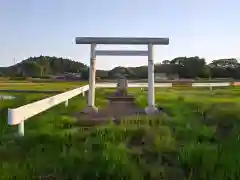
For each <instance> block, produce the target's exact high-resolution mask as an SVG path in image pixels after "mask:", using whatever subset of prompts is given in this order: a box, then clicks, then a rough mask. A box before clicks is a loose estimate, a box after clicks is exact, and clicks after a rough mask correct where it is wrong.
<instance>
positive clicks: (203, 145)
mask: <svg viewBox="0 0 240 180" xmlns="http://www.w3.org/2000/svg"><path fill="white" fill-rule="evenodd" d="M130 91H131V92H132V93H135V94H137V98H136V103H137V104H138V105H139V106H141V107H145V106H147V99H146V94H147V92H141V91H139V90H134V89H131V90H130ZM112 92H113V90H111V89H106V90H102V89H101V91H100V90H99V91H97V97H98V98H97V99H96V103H97V105H98V106H104V105H105V104H106V103H107V101H106V100H104V97H105V96H107V95H109V94H111V93H112ZM209 93H211V96H209ZM156 94H157V95H156V99H157V101H156V102H157V106H158V107H161V109H162V113H161V114H160V115H159V116H148V117H146V116H132V117H126V118H124V119H123V120H122V121H121V122H120V124H118V125H116V124H114V123H112V122H109V124H107V125H102V126H95V127H91V128H83V127H80V126H79V124H78V123H76V121H77V119H76V118H74V116H73V114H74V113H75V112H78V111H80V110H81V109H82V108H83V107H84V106H85V105H86V99H83V98H80V97H76V98H74V99H72V100H71V101H69V107H68V108H65V107H64V105H63V104H61V105H59V106H57V107H55V108H52V109H50V110H49V111H46V112H45V113H43V114H41V115H39V116H36V117H34V118H32V119H31V120H29V121H28V122H26V123H25V124H26V136H25V137H24V138H16V137H15V138H14V137H7V138H5V137H4V136H2V137H4V138H2V139H1V144H0V164H1V166H0V175H1V177H3V178H6V177H7V178H13V177H14V176H17V177H18V178H19V179H21V178H22V179H23V178H25V177H28V178H32V177H36V176H39V177H40V176H41V177H46V176H52V177H55V178H57V179H67V178H68V179H133V180H135V179H148V180H149V179H153V180H155V179H164V180H165V179H166V180H168V179H172V180H210V179H211V180H236V179H238V178H239V177H240V170H239V165H240V156H239V155H238V154H239V153H238V152H239V151H240V140H239V137H240V136H239V132H240V123H239V122H240V116H239V113H238V110H239V107H240V106H239V101H238V100H236V98H237V96H238V95H240V92H239V91H238V90H236V89H234V90H233V89H216V90H213V91H209V90H208V89H201V90H197V89H185V90H184V91H183V90H179V89H178V90H176V89H169V90H168V89H162V90H158V91H157V93H156ZM22 101H27V100H26V99H25V100H24V98H23V99H22ZM28 101H31V100H28ZM9 103H10V102H8V103H7V102H6V105H5V106H4V107H8V106H14V103H13V104H11V105H10V104H9ZM21 103H22V102H21ZM15 106H16V104H15ZM2 109H4V108H2ZM4 113H5V112H4V111H1V115H2V114H4ZM3 116H4V115H3ZM1 117H2V116H1ZM1 123H2V119H1ZM1 131H2V132H4V133H2V135H3V134H6V133H7V132H8V133H9V132H10V131H9V130H6V129H5V130H4V128H3V126H2V124H1Z"/></svg>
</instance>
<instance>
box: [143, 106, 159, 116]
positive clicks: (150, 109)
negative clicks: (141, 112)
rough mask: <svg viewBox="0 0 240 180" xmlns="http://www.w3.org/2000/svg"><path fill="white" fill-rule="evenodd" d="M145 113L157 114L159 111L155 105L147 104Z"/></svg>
mask: <svg viewBox="0 0 240 180" xmlns="http://www.w3.org/2000/svg"><path fill="white" fill-rule="evenodd" d="M145 113H146V114H149V115H150V114H157V113H159V110H158V109H157V108H156V107H155V106H150V107H149V106H148V107H146V108H145Z"/></svg>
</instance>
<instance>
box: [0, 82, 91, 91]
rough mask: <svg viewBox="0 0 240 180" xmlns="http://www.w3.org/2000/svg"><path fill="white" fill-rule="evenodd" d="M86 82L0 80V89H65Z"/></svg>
mask: <svg viewBox="0 0 240 180" xmlns="http://www.w3.org/2000/svg"><path fill="white" fill-rule="evenodd" d="M85 84H87V82H30V81H0V90H54V91H67V90H70V89H74V88H77V87H80V86H83V85H85Z"/></svg>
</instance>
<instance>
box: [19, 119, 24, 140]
mask: <svg viewBox="0 0 240 180" xmlns="http://www.w3.org/2000/svg"><path fill="white" fill-rule="evenodd" d="M18 135H19V136H24V120H23V121H21V122H20V123H19V124H18Z"/></svg>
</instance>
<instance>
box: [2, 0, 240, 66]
mask: <svg viewBox="0 0 240 180" xmlns="http://www.w3.org/2000/svg"><path fill="white" fill-rule="evenodd" d="M81 36H93V37H101V36H102V37H104V36H105V37H106V36H111V37H112V36H114V37H115V36H117V37H169V39H170V43H169V45H168V46H161V45H159V46H155V47H154V62H155V63H160V62H162V61H163V60H166V59H167V60H171V59H173V58H175V57H178V56H199V57H202V58H205V59H206V61H207V62H211V61H212V60H213V59H218V58H229V57H233V58H240V1H239V0H39V1H37V0H22V1H21V0H1V1H0V66H9V65H12V64H13V63H14V58H15V62H17V63H18V62H21V61H22V60H24V59H26V58H28V57H30V56H40V55H46V56H57V57H66V58H71V59H72V60H76V61H80V62H83V63H84V64H87V65H89V61H90V60H89V59H90V57H89V52H90V45H76V44H75V42H74V40H75V37H81ZM97 48H98V49H115V50H117V49H119V50H123V49H131V50H134V49H137V50H139V49H141V50H144V49H146V46H139V45H138V46H130V45H124V46H123V45H121V46H118V45H101V46H100V45H99V46H98V47H97ZM239 60H240V59H239ZM146 64H147V57H122V56H121V57H112V56H101V57H97V69H111V68H113V67H116V66H140V65H146Z"/></svg>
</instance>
